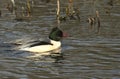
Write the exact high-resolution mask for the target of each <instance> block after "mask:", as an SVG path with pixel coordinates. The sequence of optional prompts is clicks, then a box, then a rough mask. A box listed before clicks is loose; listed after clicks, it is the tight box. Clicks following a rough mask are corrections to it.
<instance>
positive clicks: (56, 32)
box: [49, 27, 63, 41]
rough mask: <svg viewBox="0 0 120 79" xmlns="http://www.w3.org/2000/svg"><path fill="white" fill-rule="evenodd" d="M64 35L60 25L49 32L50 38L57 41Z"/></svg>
mask: <svg viewBox="0 0 120 79" xmlns="http://www.w3.org/2000/svg"><path fill="white" fill-rule="evenodd" d="M62 37H63V32H62V31H61V30H60V29H59V28H58V27H54V28H53V29H52V31H51V32H50V34H49V38H50V39H52V40H55V41H60V40H61V39H62Z"/></svg>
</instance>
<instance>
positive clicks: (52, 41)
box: [50, 40, 61, 47]
mask: <svg viewBox="0 0 120 79" xmlns="http://www.w3.org/2000/svg"><path fill="white" fill-rule="evenodd" d="M50 42H51V44H53V45H54V46H56V47H60V46H61V41H55V40H50Z"/></svg>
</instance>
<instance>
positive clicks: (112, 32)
mask: <svg viewBox="0 0 120 79" xmlns="http://www.w3.org/2000/svg"><path fill="white" fill-rule="evenodd" d="M15 1H16V6H17V8H18V9H17V12H18V15H20V16H21V15H22V10H21V7H25V3H26V0H15ZM31 1H32V0H31ZM46 1H47V0H33V2H32V4H31V5H32V14H31V16H30V17H29V18H25V19H24V20H22V21H21V20H20V21H17V20H15V15H14V14H12V13H10V12H9V11H8V10H7V9H6V6H7V3H10V1H8V0H1V1H0V4H1V5H0V10H1V17H0V79H120V1H119V0H113V3H111V4H110V3H109V2H110V0H74V3H73V4H74V5H73V6H74V7H77V8H78V9H79V10H80V21H79V20H69V19H68V20H67V21H64V22H61V24H60V27H61V28H62V29H63V30H64V31H65V32H66V33H68V34H69V37H67V38H65V39H63V41H62V47H61V51H60V52H61V53H60V54H55V55H52V54H49V55H44V56H42V55H41V54H39V53H31V52H25V51H19V50H15V48H17V47H18V46H17V45H15V44H14V43H15V42H22V43H24V42H25V41H28V40H29V41H30V40H33V39H40V38H47V36H48V34H49V32H50V30H51V28H52V27H54V26H57V21H56V0H50V1H51V2H47V3H46ZM48 1H49V0H48ZM93 1H94V2H93ZM67 5H68V1H67V0H61V11H62V10H63V9H64V8H65V7H66V6H67ZM96 10H98V11H99V14H100V21H101V27H100V31H99V33H97V24H95V26H94V27H93V28H90V24H89V23H88V22H87V19H88V17H93V16H95V11H96ZM62 12H63V11H62ZM62 12H61V14H64V12H63V13H62Z"/></svg>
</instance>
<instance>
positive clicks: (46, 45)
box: [20, 27, 63, 52]
mask: <svg viewBox="0 0 120 79" xmlns="http://www.w3.org/2000/svg"><path fill="white" fill-rule="evenodd" d="M62 37H63V32H62V31H61V30H60V29H59V28H58V27H55V28H53V29H52V31H51V32H50V34H49V40H50V41H49V42H46V41H35V42H32V43H31V44H29V45H27V46H26V47H24V48H21V49H20V50H23V51H29V52H48V51H52V50H55V49H58V48H60V47H61V41H60V40H61V39H62Z"/></svg>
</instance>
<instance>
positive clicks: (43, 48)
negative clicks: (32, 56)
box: [20, 40, 61, 52]
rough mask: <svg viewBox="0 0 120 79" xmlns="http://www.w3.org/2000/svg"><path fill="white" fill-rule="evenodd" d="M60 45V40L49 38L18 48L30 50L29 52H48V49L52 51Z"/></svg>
mask: <svg viewBox="0 0 120 79" xmlns="http://www.w3.org/2000/svg"><path fill="white" fill-rule="evenodd" d="M60 47H61V42H60V41H54V40H50V42H44V41H40V42H38V43H34V44H32V45H30V46H28V47H25V48H21V49H20V50H23V51H30V52H48V51H52V50H55V49H57V48H60Z"/></svg>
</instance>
